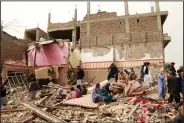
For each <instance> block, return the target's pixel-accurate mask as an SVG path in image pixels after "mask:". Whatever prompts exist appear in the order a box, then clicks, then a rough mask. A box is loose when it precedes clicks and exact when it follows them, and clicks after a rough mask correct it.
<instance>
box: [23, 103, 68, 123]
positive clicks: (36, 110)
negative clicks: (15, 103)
mask: <svg viewBox="0 0 184 123" xmlns="http://www.w3.org/2000/svg"><path fill="white" fill-rule="evenodd" d="M21 104H22V105H24V106H26V107H28V108H29V109H31V110H32V111H33V113H34V114H35V115H37V116H38V117H40V118H43V119H44V120H46V121H49V122H55V123H56V122H58V123H66V122H65V121H64V120H61V119H58V118H56V117H54V116H53V115H51V114H49V113H47V112H46V111H43V110H41V109H40V108H38V107H36V106H34V105H32V104H29V103H24V102H21Z"/></svg>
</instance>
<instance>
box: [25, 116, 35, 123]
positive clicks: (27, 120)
mask: <svg viewBox="0 0 184 123" xmlns="http://www.w3.org/2000/svg"><path fill="white" fill-rule="evenodd" d="M36 118H37V116H36V115H32V116H30V117H29V118H27V119H25V120H24V121H22V123H29V122H31V121H33V120H34V119H36Z"/></svg>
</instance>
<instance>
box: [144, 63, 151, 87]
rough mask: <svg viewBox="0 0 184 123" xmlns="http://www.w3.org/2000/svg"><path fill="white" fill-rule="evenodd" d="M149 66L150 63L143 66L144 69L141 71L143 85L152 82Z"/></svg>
mask: <svg viewBox="0 0 184 123" xmlns="http://www.w3.org/2000/svg"><path fill="white" fill-rule="evenodd" d="M149 65H150V63H149V62H147V63H146V65H145V66H144V69H143V72H144V83H145V84H151V83H152V82H153V79H152V76H151V71H150V68H149Z"/></svg>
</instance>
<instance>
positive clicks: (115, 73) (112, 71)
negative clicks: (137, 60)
mask: <svg viewBox="0 0 184 123" xmlns="http://www.w3.org/2000/svg"><path fill="white" fill-rule="evenodd" d="M108 72H109V73H108V76H107V80H108V81H109V80H110V79H111V78H115V82H117V81H118V77H119V76H121V75H123V74H126V75H134V74H135V71H134V69H133V68H131V69H130V71H128V70H127V69H123V71H119V70H118V68H117V67H116V65H115V64H114V63H112V64H111V65H110V66H109V68H108Z"/></svg>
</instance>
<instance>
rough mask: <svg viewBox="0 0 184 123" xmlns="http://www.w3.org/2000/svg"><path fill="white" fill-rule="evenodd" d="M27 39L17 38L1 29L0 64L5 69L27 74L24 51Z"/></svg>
mask: <svg viewBox="0 0 184 123" xmlns="http://www.w3.org/2000/svg"><path fill="white" fill-rule="evenodd" d="M28 43H30V41H29V40H22V39H17V38H16V37H14V36H11V35H9V34H8V33H6V32H4V31H2V33H1V46H2V47H1V64H3V65H4V66H5V67H6V69H7V71H17V72H23V73H26V74H28V69H27V67H26V60H25V51H26V49H27V44H28Z"/></svg>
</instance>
